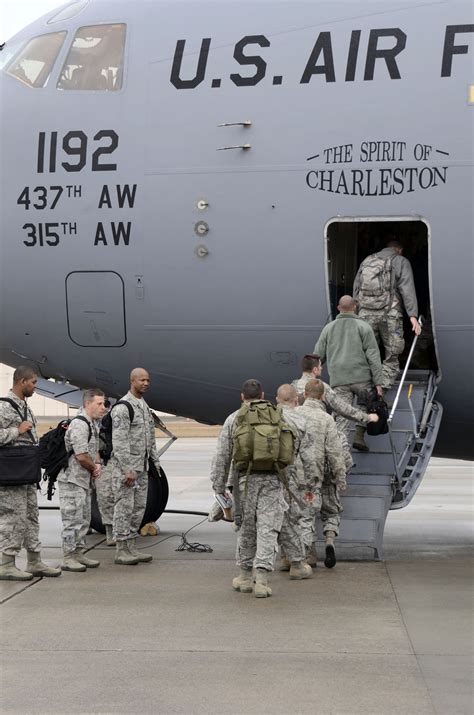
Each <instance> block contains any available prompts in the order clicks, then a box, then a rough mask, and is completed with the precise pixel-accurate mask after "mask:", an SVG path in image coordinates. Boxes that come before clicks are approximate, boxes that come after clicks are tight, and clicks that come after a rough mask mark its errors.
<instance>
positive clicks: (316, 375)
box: [291, 355, 379, 566]
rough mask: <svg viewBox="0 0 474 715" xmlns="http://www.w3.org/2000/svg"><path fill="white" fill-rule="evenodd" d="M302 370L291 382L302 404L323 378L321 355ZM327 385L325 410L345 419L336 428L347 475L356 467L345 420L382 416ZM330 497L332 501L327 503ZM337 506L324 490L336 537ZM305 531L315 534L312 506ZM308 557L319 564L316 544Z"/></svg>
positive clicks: (310, 357)
mask: <svg viewBox="0 0 474 715" xmlns="http://www.w3.org/2000/svg"><path fill="white" fill-rule="evenodd" d="M302 369H303V374H302V375H301V377H300V378H299V379H298V380H293V382H292V383H291V384H292V385H293V387H294V388H295V390H296V391H297V393H298V401H299V403H300V404H302V403H304V398H305V392H304V391H305V387H306V385H307V384H308V382H309V381H310V380H319V379H320V377H321V373H322V371H323V366H322V363H321V358H320V357H319V355H305V356H304V358H303V361H302ZM323 385H324V397H323V400H324V405H325V407H326V411H327V412H328V413H329V414H331V415H332V416H333V417H334V418H337V417H341V418H343V420H339V421H337V419H336V427H337V432H338V435H339V438H340V440H341V443H342V450H343V455H344V461H345V467H346V474H347V473H348V472H349V470H350V469H351V467H352V465H353V461H352V454H351V449H350V446H349V442H348V440H347V435H346V431H345V424H346V420H352V421H354V422H357V423H359V424H364V425H367V424H369V422H378V420H379V417H378V415H375V414H371V415H369V414H367V412H363V411H362V410H359V409H357V408H356V407H353V406H352V405H351V404H350V403H348V402H345V401H344V400H343V399H342V398H341V397H339V395H338V394H337V393H336V392H335V391H334V390H333V389H332V387H330V386H329V385H328V384H327V383H326V382H323ZM329 479H330V477H329V475H326V484H327V483H328V480H329ZM328 498H329V501H328ZM335 511H336V509H335V505H334V500H333V497H332V490H328V489H327V488H324V489H323V491H322V506H321V515H323V514H324V518H325V519H326V518H329V517H330V516H331V515H332V518H333V524H334V526H335V529H334V533H335V535H336V536H337V535H338V533H339V523H340V517H338V518H337V519H336V516H335ZM338 513H339V510H337V514H338ZM302 521H303V524H302V529H303V530H304V531H305V532H309V531H310V530H312V531H313V532H314V511H313V510H312V509H311V507H307V508H306V509H305V512H304V514H303V517H302ZM307 557H308V562H309V563H310V564H311V566H316V563H317V556H316V548H315V545H314V543H311V545H310V548H309V550H308V552H307Z"/></svg>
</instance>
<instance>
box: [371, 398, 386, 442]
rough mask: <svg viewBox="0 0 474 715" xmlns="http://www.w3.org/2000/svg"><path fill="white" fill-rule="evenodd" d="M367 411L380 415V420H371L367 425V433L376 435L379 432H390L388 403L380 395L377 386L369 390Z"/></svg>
mask: <svg viewBox="0 0 474 715" xmlns="http://www.w3.org/2000/svg"><path fill="white" fill-rule="evenodd" d="M367 412H369V413H371V414H376V415H378V416H379V421H378V422H369V424H368V425H367V434H369V435H371V436H372V437H376V436H377V435H379V434H386V433H387V432H388V417H389V411H388V405H387V403H386V402H385V400H384V399H383V397H380V395H379V394H378V393H377V390H376V389H375V388H373V389H372V390H371V391H370V392H369V397H368V399H367Z"/></svg>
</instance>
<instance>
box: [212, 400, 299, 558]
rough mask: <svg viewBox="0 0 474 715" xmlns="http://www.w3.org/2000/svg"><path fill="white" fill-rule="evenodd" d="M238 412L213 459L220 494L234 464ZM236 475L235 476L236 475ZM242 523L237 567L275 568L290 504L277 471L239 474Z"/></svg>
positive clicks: (227, 424)
mask: <svg viewBox="0 0 474 715" xmlns="http://www.w3.org/2000/svg"><path fill="white" fill-rule="evenodd" d="M237 414H238V411H236V412H233V413H232V414H231V415H229V417H227V419H226V421H225V422H224V425H223V427H222V430H221V433H220V435H219V439H218V441H217V450H216V453H215V455H214V458H213V460H212V466H211V482H212V487H213V489H214V491H215V492H216V494H222V493H223V492H224V491H225V488H226V483H227V478H228V475H229V470H230V469H231V463H232V450H233V426H234V422H235V418H236V416H237ZM233 476H234V475H233ZM239 492H240V501H241V505H242V512H243V516H242V525H241V527H240V530H239V532H238V536H237V566H239V567H240V568H241V569H246V570H250V569H252V567H253V566H254V565H255V567H256V568H257V569H264V570H266V571H273V567H274V563H275V554H276V548H277V539H278V534H279V532H280V529H281V525H282V522H283V513H284V511H285V509H287V508H288V505H287V504H286V502H285V499H284V495H283V485H282V484H281V482H280V479H279V477H278V475H277V474H275V473H267V472H254V473H250V474H249V475H248V476H247V475H246V474H243V475H242V476H241V477H239Z"/></svg>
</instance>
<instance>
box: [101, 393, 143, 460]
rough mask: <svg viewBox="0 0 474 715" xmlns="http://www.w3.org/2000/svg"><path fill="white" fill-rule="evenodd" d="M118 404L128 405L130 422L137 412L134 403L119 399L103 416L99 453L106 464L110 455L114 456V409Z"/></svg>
mask: <svg viewBox="0 0 474 715" xmlns="http://www.w3.org/2000/svg"><path fill="white" fill-rule="evenodd" d="M117 405H127V408H128V416H129V418H130V424H131V423H132V422H133V418H134V416H135V412H134V410H133V407H132V405H131V404H130V402H127V400H119V401H118V402H116V403H115V405H113V407H112V409H111V410H110V411H109V412H108V413H107V414H106V415H104V417H102V422H101V425H100V431H99V454H100V458H101V459H102V461H103V463H104V464H107V462H108V461H109V459H110V457H111V456H112V450H113V445H112V410H113V409H114V407H117Z"/></svg>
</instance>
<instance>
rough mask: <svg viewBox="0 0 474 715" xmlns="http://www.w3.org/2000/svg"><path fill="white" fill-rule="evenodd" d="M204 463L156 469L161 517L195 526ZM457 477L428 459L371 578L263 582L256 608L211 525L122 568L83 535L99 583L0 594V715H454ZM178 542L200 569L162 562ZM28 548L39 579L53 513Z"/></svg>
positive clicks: (463, 472)
mask: <svg viewBox="0 0 474 715" xmlns="http://www.w3.org/2000/svg"><path fill="white" fill-rule="evenodd" d="M214 447H215V439H201V438H197V439H180V440H179V441H178V442H177V443H176V444H175V445H174V446H173V447H172V448H171V449H170V450H169V452H167V454H166V455H165V456H164V457H163V466H164V469H165V471H166V473H167V475H168V478H169V481H170V488H171V497H170V501H169V503H168V507H169V508H170V509H193V510H198V511H201V510H202V511H207V510H208V508H209V506H210V504H211V503H212V492H211V489H210V483H209V479H208V474H209V466H210V460H211V457H212V453H213V450H214ZM472 478H473V464H472V463H469V462H454V461H447V460H441V459H433V460H432V461H431V463H430V467H429V469H428V472H427V474H426V476H425V478H424V481H423V483H422V485H421V487H420V489H419V491H418V493H417V494H416V496H415V498H414V500H413V502H412V503H411V505H410V506H409V507H407V508H406V509H403V510H400V511H394V512H391V513H390V514H389V517H388V522H387V526H386V531H385V558H386V561H385V562H373V561H364V562H355V561H339V562H338V564H337V566H336V568H334V569H332V570H328V569H326V568H324V566H323V565H322V564H320V565H319V566H318V568H317V569H316V571H315V574H314V578H312V579H311V580H308V581H289V579H288V575H287V574H284V573H280V572H275V574H274V575H273V579H272V586H273V592H274V595H273V597H272V598H269V599H255V598H254V597H253V596H252V595H246V594H240V593H235V592H233V591H232V588H231V579H232V576H233V575H235V567H234V550H235V535H234V533H233V531H232V529H231V527H230V525H229V524H225V523H223V522H219V523H217V524H209V523H208V522H207V521H201V519H202V518H203V517H195V516H178V515H171V514H165V515H163V517H162V518H161V519H160V526H161V533H160V534H159V536H157V537H154V538H153V537H148V538H146V539H140V542H141V543H140V547H142V548H143V549H146V550H147V551H150V552H151V553H152V554H153V557H154V558H153V561H152V562H151V563H150V564H140V565H138V566H133V567H124V566H115V565H114V563H113V556H114V550H113V549H111V548H107V547H106V546H105V544H104V542H103V537H102V536H101V535H98V534H93V535H91V536H89V537H88V540H89V546H90V547H91V549H92V555H93V556H94V557H96V558H99V559H100V561H101V566H100V568H98V569H94V570H89V571H88V572H87V573H84V574H82V573H80V574H71V573H63V574H62V576H60V577H59V578H57V579H35V580H34V581H32V582H29V583H27V584H23V585H22V584H18V583H8V582H0V600H1V601H2V607H1V612H0V625H1V636H0V640H1V649H2V650H1V666H2V667H1V675H0V712H1V713H138V712H140V713H159V714H160V715H167V714H168V713H187V714H193V715H194V713H197V714H199V713H207V714H208V715H209V714H213V713H229V714H239V715H240V714H244V713H245V714H247V713H250V714H251V713H291V714H299V713H317V714H319V713H321V714H324V715H330V714H334V715H338V714H346V713H348V714H351V715H352V714H356V713H364V714H367V713H374V714H375V713H377V714H385V713H397V714H398V715H405V714H406V715H415V714H416V713H436V714H438V715H455V714H458V713H459V714H462V715H471V713H473V712H474V700H473V692H472V674H471V668H472V657H473V629H472V626H473V594H472V585H473V568H472V566H473V562H472V554H473V550H472V543H473V539H472V536H473V534H472V531H473V529H472V527H473V492H472ZM42 502H44V503H46V500H45V499H42ZM191 527H194V528H193V529H192V531H190V532H189V533H188V535H187V539H188V540H189V541H192V542H200V543H205V544H209V545H210V546H211V547H212V549H213V551H212V553H190V552H187V551H184V552H177V551H176V549H177V547H178V545H179V543H180V541H181V536H180V534H181V532H183V531H186V530H188V529H190V528H191ZM41 537H42V541H43V544H44V552H43V554H44V556H45V557H46V559H47V560H48V561H49V562H50V563H51V564H57V563H58V562H59V559H60V554H61V552H60V518H59V512H56V511H42V512H41ZM20 563H24V562H23V559H22V560H21V562H20Z"/></svg>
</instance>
